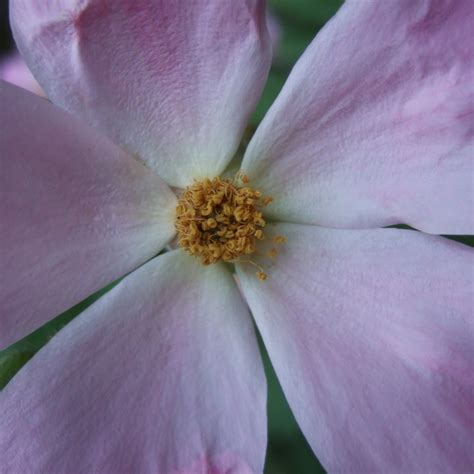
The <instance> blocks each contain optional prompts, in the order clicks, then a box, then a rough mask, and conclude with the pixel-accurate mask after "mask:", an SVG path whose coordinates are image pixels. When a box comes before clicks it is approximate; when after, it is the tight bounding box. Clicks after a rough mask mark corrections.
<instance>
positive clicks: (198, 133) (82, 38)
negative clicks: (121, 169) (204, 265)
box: [11, 0, 271, 187]
mask: <svg viewBox="0 0 474 474" xmlns="http://www.w3.org/2000/svg"><path fill="white" fill-rule="evenodd" d="M11 20H12V27H13V30H14V33H15V39H16V41H17V44H18V46H19V49H20V50H21V51H22V54H23V55H24V57H25V59H26V61H27V63H28V65H29V66H30V68H31V70H32V71H33V73H34V74H35V75H37V77H38V80H39V82H40V84H41V85H42V86H43V87H44V89H45V90H46V92H47V95H48V97H50V98H51V100H52V101H53V102H55V103H57V104H59V105H61V106H62V107H64V108H66V109H67V110H70V111H72V112H74V113H76V114H79V115H80V116H82V117H85V118H86V120H87V121H88V122H89V123H90V124H93V125H94V126H96V127H98V128H100V129H101V130H104V131H105V132H106V133H107V134H108V135H109V136H110V137H111V138H112V139H113V140H114V142H115V143H118V144H120V145H122V146H123V147H125V148H126V149H127V150H128V151H130V152H131V153H136V154H137V155H138V156H139V157H140V159H143V160H145V161H146V162H148V164H149V165H150V166H151V167H152V168H153V169H155V170H156V171H157V172H158V174H159V175H160V176H162V177H163V178H164V179H165V180H166V181H167V182H168V183H169V184H171V185H173V186H181V187H183V186H185V185H188V184H190V183H191V182H192V179H193V178H199V177H202V176H207V175H211V176H212V175H218V174H220V173H221V172H222V171H223V170H224V168H225V166H226V164H227V163H228V162H229V161H230V160H231V158H232V156H233V154H234V153H235V152H236V150H237V147H238V145H239V141H240V138H241V135H242V133H243V130H244V128H245V126H246V123H247V119H248V118H249V115H250V114H251V113H252V112H253V109H254V108H255V104H256V102H257V100H258V98H259V96H260V93H261V91H262V88H263V86H264V83H265V79H266V76H267V73H268V69H269V67H270V61H271V45H270V40H269V38H268V33H267V30H266V25H265V9H264V4H263V2H262V1H261V0H220V1H218V2H209V1H208V0H193V1H192V2H189V1H188V0H174V1H168V2H164V1H160V2H157V1H151V0H147V1H142V2H139V4H138V5H137V2H136V1H135V0H119V1H115V2H113V4H110V3H109V2H103V1H99V0H89V1H87V2H83V1H79V0H73V1H71V0H67V1H66V0H60V1H54V2H53V1H51V0H48V1H44V2H41V4H39V3H38V2H36V1H34V0H16V1H13V2H12V13H11Z"/></svg>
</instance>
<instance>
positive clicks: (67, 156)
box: [0, 81, 176, 348]
mask: <svg viewBox="0 0 474 474" xmlns="http://www.w3.org/2000/svg"><path fill="white" fill-rule="evenodd" d="M0 103H1V104H2V106H1V108H0V159H1V185H0V193H1V196H0V222H1V232H0V246H1V249H2V252H1V257H0V267H1V271H2V273H3V278H2V283H1V285H0V348H2V346H3V347H4V346H6V345H8V344H10V343H12V342H14V341H15V340H16V339H18V338H20V337H22V336H25V335H26V334H28V333H29V332H31V331H32V330H33V329H36V328H37V327H38V326H40V325H42V324H43V323H45V322H46V321H47V320H48V319H50V318H52V317H54V316H56V315H57V314H59V313H61V312H62V311H65V310H66V309H68V308H69V307H71V306H73V305H74V304H76V303H78V302H79V301H81V300H82V299H84V298H85V297H86V296H88V295H90V294H91V293H93V292H94V291H96V290H98V289H100V288H102V287H103V286H105V285H106V284H108V283H110V282H111V281H113V280H115V279H116V278H119V277H121V276H122V275H124V274H125V273H127V272H129V271H130V270H133V269H134V268H136V267H137V266H138V265H140V264H141V263H143V262H144V261H146V260H148V259H149V258H151V257H152V256H153V255H156V253H157V252H159V251H160V249H161V248H163V246H164V245H165V244H166V242H167V241H169V240H170V238H172V237H173V234H174V227H173V218H172V216H173V212H174V206H175V205H176V204H175V203H176V199H175V196H174V195H173V194H172V192H171V190H170V189H169V188H168V187H167V186H166V184H165V183H164V182H163V181H161V180H160V179H159V178H158V177H157V176H156V175H155V174H154V173H152V172H150V171H149V170H147V169H146V168H145V167H144V166H143V165H141V164H140V163H138V162H136V161H135V160H132V159H131V158H129V157H128V156H126V155H125V154H124V153H123V152H122V151H121V150H120V149H118V148H116V147H115V146H114V145H113V144H111V143H110V142H109V141H108V140H106V139H104V138H101V137H100V136H98V135H97V134H96V133H95V132H94V131H92V130H90V129H89V128H87V127H85V126H84V125H82V124H81V123H79V122H78V121H77V120H76V119H75V118H74V117H72V116H70V115H69V114H67V113H65V112H63V111H62V110H60V109H59V108H56V107H54V106H53V105H51V104H50V103H49V102H47V101H46V100H44V99H41V98H39V97H36V96H34V95H33V94H30V93H29V92H26V91H24V90H22V89H20V88H18V87H15V86H13V85H10V84H7V83H6V82H2V81H0Z"/></svg>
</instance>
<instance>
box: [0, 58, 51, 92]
mask: <svg viewBox="0 0 474 474" xmlns="http://www.w3.org/2000/svg"><path fill="white" fill-rule="evenodd" d="M0 79H3V80H4V81H7V82H10V83H11V84H15V85H16V86H18V87H23V89H26V90H28V91H30V92H33V93H35V94H38V95H41V96H43V97H44V91H43V89H41V87H40V85H39V84H38V82H37V81H36V79H35V78H34V77H33V74H31V71H30V70H29V69H28V66H27V65H26V64H25V61H23V59H22V58H21V56H20V55H19V54H18V53H12V54H10V55H9V56H7V57H5V58H3V59H2V60H1V61H0Z"/></svg>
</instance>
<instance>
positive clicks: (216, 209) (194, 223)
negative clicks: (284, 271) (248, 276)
mask: <svg viewBox="0 0 474 474" xmlns="http://www.w3.org/2000/svg"><path fill="white" fill-rule="evenodd" d="M239 180H240V181H241V182H242V183H243V186H241V187H238V186H237V185H236V183H235V180H234V181H232V180H229V179H222V178H219V177H216V178H213V179H208V178H206V179H204V180H203V181H196V182H195V183H194V184H192V185H191V186H188V187H187V188H186V189H185V190H184V192H183V194H182V196H181V198H180V199H179V201H178V205H177V208H176V224H175V226H176V230H177V232H178V238H179V240H178V243H179V245H180V246H181V247H182V248H183V249H184V250H186V251H187V252H189V253H190V254H192V255H194V256H196V257H199V259H200V260H201V262H202V263H203V264H204V265H210V264H212V263H216V262H218V261H220V260H222V261H224V262H237V261H241V260H239V257H242V256H244V255H250V254H252V253H254V252H255V251H256V245H257V241H259V240H262V239H264V238H265V235H264V232H263V228H264V227H265V220H264V219H263V216H262V212H261V211H260V209H261V207H262V206H265V205H267V204H269V203H270V202H271V198H262V194H261V192H260V191H257V190H255V189H252V188H251V187H249V186H245V184H246V183H248V178H247V177H246V176H244V175H239Z"/></svg>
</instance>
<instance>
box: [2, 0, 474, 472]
mask: <svg viewBox="0 0 474 474" xmlns="http://www.w3.org/2000/svg"><path fill="white" fill-rule="evenodd" d="M267 3H268V4H269V7H270V9H271V10H272V12H273V13H274V15H275V16H276V18H277V20H278V22H279V25H280V44H279V46H278V48H277V49H276V50H275V51H274V59H273V66H272V69H271V71H270V74H269V78H268V82H267V85H266V87H265V89H264V91H263V94H262V98H261V100H260V102H259V104H258V106H257V108H256V111H255V113H254V114H253V116H252V120H251V124H252V126H254V127H255V126H256V125H258V123H259V122H260V121H261V120H262V118H263V117H264V115H265V113H266V111H267V110H268V108H269V107H270V106H271V104H272V103H273V101H274V99H275V98H276V96H277V95H278V93H279V92H280V90H281V88H282V87H283V85H284V83H285V81H286V79H287V77H288V74H289V73H290V71H291V68H292V67H293V65H294V64H295V62H296V60H297V59H298V57H299V56H300V55H301V54H302V53H303V51H304V50H305V48H306V47H307V46H308V44H309V43H310V42H311V40H312V39H313V38H314V36H315V34H316V33H317V32H318V31H319V30H320V29H321V27H322V26H323V25H324V24H325V23H326V22H327V21H328V20H329V19H330V18H331V17H332V15H334V13H335V12H336V11H337V9H338V8H339V6H340V5H341V4H342V0H268V2H267ZM397 227H398V226H397ZM400 227H406V226H400ZM448 238H451V239H453V240H457V241H459V242H462V243H465V244H467V245H471V246H474V237H473V236H456V237H449V236H448ZM116 283H117V282H115V283H113V284H111V285H109V286H108V287H106V288H104V289H102V290H101V291H99V292H97V293H96V294H94V295H92V296H90V297H89V298H87V299H86V300H84V301H82V302H81V303H79V304H78V305H76V306H74V307H73V308H71V309H70V310H68V311H66V312H65V313H63V314H61V315H59V316H58V317H57V318H55V319H54V320H52V321H50V322H49V323H48V324H46V325H45V326H43V327H41V328H40V329H38V330H37V331H35V332H33V333H32V334H30V335H29V336H27V337H25V338H24V339H22V340H20V341H18V342H17V343H15V344H13V345H12V346H10V347H9V348H7V349H6V350H4V351H2V352H0V389H1V388H3V387H4V386H5V385H6V384H7V383H8V381H9V380H10V379H11V378H12V377H13V376H14V374H15V373H16V372H17V371H18V370H19V369H20V368H21V367H22V366H23V365H24V364H25V363H26V362H27V361H28V360H29V359H31V357H33V355H34V354H35V353H36V352H37V351H38V350H39V349H40V348H41V347H42V346H43V345H45V344H46V343H47V342H48V341H49V340H50V339H51V338H52V337H54V335H55V334H56V333H57V332H58V331H60V330H61V328H62V327H64V326H65V325H66V324H67V323H68V322H70V321H71V320H72V319H73V318H75V317H76V316H77V315H78V314H80V313H81V312H82V311H84V310H85V309H86V308H87V307H88V306H90V305H91V304H93V303H94V302H95V301H96V300H97V299H98V298H100V297H101V296H102V295H103V294H104V293H106V292H107V291H109V290H110V289H111V288H112V287H113V286H115V284H116ZM261 348H262V356H263V360H264V366H265V372H266V374H267V378H268V417H269V443H268V451H267V460H266V465H265V474H318V473H324V472H325V471H324V469H323V468H322V467H321V465H320V464H319V462H318V461H317V459H316V458H315V456H314V454H313V453H312V451H311V448H310V447H309V445H308V443H307V442H306V440H305V439H304V436H303V435H302V433H301V431H300V429H299V427H298V425H297V423H296V421H295V419H294V417H293V415H292V413H291V410H290V408H289V406H288V404H287V402H286V399H285V397H284V395H283V392H282V390H281V387H280V384H279V382H278V380H277V378H276V376H275V373H274V370H273V368H272V365H271V362H270V360H269V357H268V354H267V353H266V350H265V348H264V346H263V344H261Z"/></svg>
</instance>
